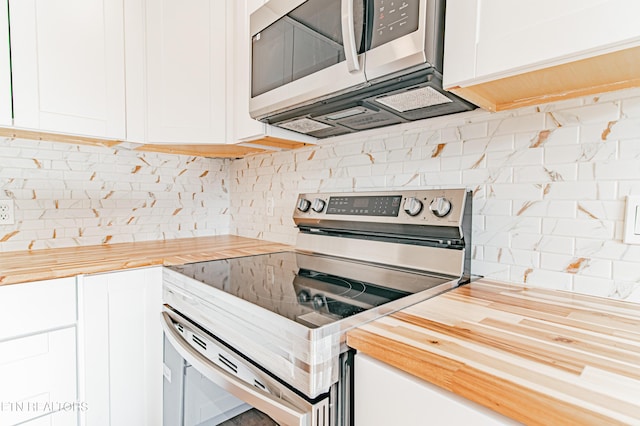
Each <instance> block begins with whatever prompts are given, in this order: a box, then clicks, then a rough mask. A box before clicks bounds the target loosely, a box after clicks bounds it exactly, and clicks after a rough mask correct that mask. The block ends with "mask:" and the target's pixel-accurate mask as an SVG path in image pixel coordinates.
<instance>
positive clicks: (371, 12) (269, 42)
mask: <svg viewBox="0 0 640 426" xmlns="http://www.w3.org/2000/svg"><path fill="white" fill-rule="evenodd" d="M444 13H445V1H444V0H269V1H268V2H266V3H265V4H264V5H263V6H262V7H260V8H259V9H257V10H256V11H255V12H254V13H253V14H251V17H250V29H251V34H250V37H251V99H250V102H249V107H250V108H249V109H250V113H251V116H252V117H253V118H255V119H258V120H260V121H263V122H266V123H268V124H272V125H276V126H280V127H282V128H286V129H289V130H293V131H297V132H300V133H304V134H308V135H310V136H314V137H317V138H324V137H329V136H336V135H341V134H345V133H351V132H355V131H359V130H366V129H371V128H376V127H382V126H387V125H392V124H398V123H403V122H407V121H413V120H418V119H423V118H428V117H434V116H438V115H445V114H452V113H455V112H461V111H467V110H471V109H473V108H475V105H472V104H470V103H468V102H466V101H464V100H462V99H460V98H458V97H457V96H455V95H454V94H452V93H449V92H447V91H444V90H443V89H442V74H441V71H442V58H443V45H444Z"/></svg>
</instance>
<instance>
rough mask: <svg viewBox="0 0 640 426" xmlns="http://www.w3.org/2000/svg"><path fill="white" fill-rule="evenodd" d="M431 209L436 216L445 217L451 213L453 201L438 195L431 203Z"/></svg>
mask: <svg viewBox="0 0 640 426" xmlns="http://www.w3.org/2000/svg"><path fill="white" fill-rule="evenodd" d="M429 210H431V213H433V215H434V216H436V217H445V216H446V215H448V214H449V213H451V201H449V200H447V199H446V198H444V197H436V198H434V199H433V201H432V202H431V204H429Z"/></svg>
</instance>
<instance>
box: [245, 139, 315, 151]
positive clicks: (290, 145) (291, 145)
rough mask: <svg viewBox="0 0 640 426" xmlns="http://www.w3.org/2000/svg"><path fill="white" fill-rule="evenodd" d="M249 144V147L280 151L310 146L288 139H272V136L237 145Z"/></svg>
mask: <svg viewBox="0 0 640 426" xmlns="http://www.w3.org/2000/svg"><path fill="white" fill-rule="evenodd" d="M245 144H246V145H248V144H250V145H251V146H256V145H262V146H267V147H272V148H281V149H297V148H302V147H304V146H307V145H310V144H308V143H304V142H298V141H291V140H288V139H281V138H274V137H273V136H265V137H263V138H260V139H256V140H252V141H245V142H240V143H239V145H244V146H246V145H245Z"/></svg>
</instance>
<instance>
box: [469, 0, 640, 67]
mask: <svg viewBox="0 0 640 426" xmlns="http://www.w3.org/2000/svg"><path fill="white" fill-rule="evenodd" d="M479 11H480V15H479V19H478V22H479V23H480V25H479V27H478V55H477V61H478V63H477V73H478V75H479V76H483V75H490V74H494V73H502V72H503V71H504V70H512V69H517V68H518V67H521V66H529V65H530V64H535V66H536V67H537V68H540V67H544V66H549V65H552V64H553V65H555V64H559V63H564V62H568V61H571V60H577V59H582V58H585V57H589V56H592V55H594V54H602V53H608V52H610V51H614V50H618V49H620V48H623V47H629V46H628V45H627V44H628V43H629V42H631V41H632V40H633V39H636V43H635V45H637V39H638V37H640V26H639V25H638V16H640V2H638V1H635V0H563V1H561V2H558V1H554V0H537V1H528V2H522V1H518V2H514V1H510V0H491V1H487V0H483V1H481V5H480V9H479Z"/></svg>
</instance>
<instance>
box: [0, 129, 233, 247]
mask: <svg viewBox="0 0 640 426" xmlns="http://www.w3.org/2000/svg"><path fill="white" fill-rule="evenodd" d="M227 163H228V162H227V161H224V160H213V159H207V158H197V157H189V156H179V155H165V154H155V153H144V152H137V151H129V150H125V149H112V148H104V147H92V146H79V145H72V144H63V143H53V142H46V141H44V142H43V141H31V140H19V139H17V140H14V139H3V140H0V199H13V200H14V201H15V219H16V223H15V225H0V251H3V252H6V251H14V250H27V249H34V250H35V249H42V248H49V247H69V246H81V245H91V244H112V243H119V242H131V241H143V240H164V239H173V238H183V237H193V236H203V235H216V234H227V233H229V222H230V214H229V210H228V208H229V190H228V181H229V178H228V165H227Z"/></svg>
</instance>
